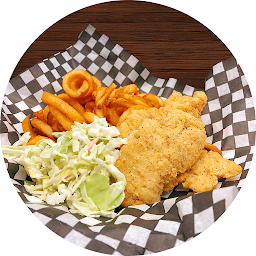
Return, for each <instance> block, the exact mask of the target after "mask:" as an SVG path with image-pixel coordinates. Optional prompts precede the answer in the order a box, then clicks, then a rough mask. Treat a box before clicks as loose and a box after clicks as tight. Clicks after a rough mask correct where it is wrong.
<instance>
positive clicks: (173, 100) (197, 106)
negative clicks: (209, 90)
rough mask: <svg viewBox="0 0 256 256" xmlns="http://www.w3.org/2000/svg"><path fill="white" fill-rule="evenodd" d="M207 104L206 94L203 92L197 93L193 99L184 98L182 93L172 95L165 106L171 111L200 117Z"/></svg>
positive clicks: (165, 102)
mask: <svg viewBox="0 0 256 256" xmlns="http://www.w3.org/2000/svg"><path fill="white" fill-rule="evenodd" d="M206 102H207V97H206V94H205V93H204V92H202V91H196V92H195V93H194V94H193V97H190V96H182V94H181V93H180V92H177V93H173V94H171V96H170V97H169V98H168V99H166V100H165V101H164V106H168V108H170V109H180V110H182V111H184V112H186V113H190V114H192V115H193V116H195V117H200V115H201V112H202V110H203V107H204V106H205V104H206Z"/></svg>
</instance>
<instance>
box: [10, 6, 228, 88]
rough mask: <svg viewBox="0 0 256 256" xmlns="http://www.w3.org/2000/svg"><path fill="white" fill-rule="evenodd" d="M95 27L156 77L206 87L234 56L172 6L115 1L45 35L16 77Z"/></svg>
mask: <svg viewBox="0 0 256 256" xmlns="http://www.w3.org/2000/svg"><path fill="white" fill-rule="evenodd" d="M89 24H92V25H93V26H94V27H96V29H97V31H99V32H100V33H102V34H105V35H107V36H108V37H109V38H110V40H111V41H113V42H114V43H117V44H119V45H121V46H122V47H123V48H124V49H125V50H126V51H128V52H129V53H130V54H133V55H134V56H135V57H137V58H138V59H139V60H140V62H141V64H142V65H143V66H144V67H145V68H147V69H148V70H149V71H150V73H151V74H152V75H153V76H155V77H160V78H165V79H168V78H170V77H174V78H176V79H178V80H179V81H180V82H182V83H184V84H189V85H191V86H194V87H196V88H198V89H203V88H204V80H205V77H206V75H207V73H208V71H209V69H211V68H212V66H213V65H215V64H216V63H218V62H220V61H222V60H225V59H228V58H229V57H231V56H232V54H231V53H230V51H229V50H228V48H227V47H226V46H225V45H224V44H223V43H222V42H221V41H220V39H219V38H218V37H216V36H215V35H214V34H213V33H212V32H211V31H210V30H209V29H207V28H206V27H205V26H204V25H202V24H201V23H199V22H198V21H196V20H195V19H193V18H191V17H189V16H188V15H186V14H184V13H181V12H179V11H177V10H174V9H172V8H169V7H166V6H162V5H159V4H153V3H148V2H137V1H114V2H107V3H103V4H98V5H94V6H90V7H87V8H84V9H81V10H79V11H77V12H74V13H72V14H70V15H68V16H66V17H64V18H63V19H61V20H59V21H58V22H56V23H55V24H53V25H52V26H51V27H50V28H49V29H47V30H46V31H44V32H43V33H42V34H41V36H39V37H38V38H37V39H36V40H35V41H34V42H33V43H32V44H31V46H30V47H29V49H28V50H27V51H26V52H25V54H24V55H23V57H22V58H21V60H20V62H19V63H18V64H17V66H16V68H15V70H14V72H13V74H12V78H13V77H15V76H16V75H17V74H19V73H20V72H22V71H23V70H25V69H26V68H29V67H31V66H33V65H34V64H36V63H37V62H39V61H41V60H43V59H45V58H48V57H51V56H53V55H54V54H55V53H57V52H63V51H65V50H66V48H68V47H69V46H70V45H72V44H74V43H75V42H76V41H77V38H78V36H79V34H80V32H81V31H83V30H84V29H85V28H86V27H87V26H88V25H89Z"/></svg>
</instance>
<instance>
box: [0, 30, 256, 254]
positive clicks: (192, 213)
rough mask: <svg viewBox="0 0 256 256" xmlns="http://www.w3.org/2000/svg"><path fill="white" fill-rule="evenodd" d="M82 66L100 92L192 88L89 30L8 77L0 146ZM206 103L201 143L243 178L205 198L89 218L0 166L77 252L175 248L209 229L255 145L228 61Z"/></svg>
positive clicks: (175, 197) (168, 199)
mask: <svg viewBox="0 0 256 256" xmlns="http://www.w3.org/2000/svg"><path fill="white" fill-rule="evenodd" d="M75 68H81V69H85V70H87V71H88V72H90V73H91V74H92V75H95V76H96V77H97V78H98V79H99V80H100V81H101V82H102V83H103V85H104V86H109V85H110V84H111V83H112V82H114V83H116V84H117V85H118V86H123V85H126V84H130V83H135V84H136V85H137V86H138V87H139V88H140V90H141V91H142V92H151V93H153V94H156V95H158V96H160V97H162V98H163V99H166V98H167V97H168V96H169V95H170V94H171V93H172V92H177V91H179V92H182V93H183V94H186V95H191V96H192V95H193V93H194V91H195V90H196V89H195V88H193V87H191V86H189V85H184V84H182V83H180V82H179V81H177V80H176V79H174V78H170V79H168V80H165V79H161V78H156V77H153V76H151V75H150V73H149V71H148V70H147V69H146V68H144V67H143V66H142V65H141V64H140V62H139V60H138V59H137V58H136V57H135V56H132V55H130V54H129V53H128V52H127V51H125V50H124V49H123V48H122V47H121V46H120V45H118V44H115V43H113V42H111V41H110V40H109V38H108V37H107V36H106V35H104V34H103V35H101V34H100V33H98V32H97V31H96V29H95V28H94V27H93V26H91V25H89V26H88V27H87V28H86V29H85V31H83V32H82V33H81V34H80V35H79V38H78V41H77V42H76V43H75V44H74V45H72V46H70V47H69V48H68V49H67V50H66V51H65V52H62V53H57V54H55V55H54V56H52V57H50V58H48V59H45V60H43V61H41V62H39V63H37V64H36V65H34V66H33V67H31V68H29V69H27V70H25V71H24V72H22V73H21V74H19V75H18V76H17V77H15V78H13V79H12V80H11V81H10V82H9V84H8V86H7V90H6V93H5V96H4V102H3V105H2V112H1V143H2V145H9V144H13V143H14V142H15V141H16V140H17V139H18V138H19V136H20V134H21V133H22V127H21V122H22V121H23V119H24V117H25V116H27V115H28V114H32V113H33V112H34V111H37V110H39V109H41V108H43V107H44V106H45V104H44V103H43V102H42V101H41V96H42V93H43V91H48V92H51V93H54V94H59V93H62V92H63V89H62V86H61V84H62V78H63V76H64V75H65V74H66V73H67V72H69V71H71V70H73V69H75ZM205 92H206V94H207V97H208V103H207V105H206V106H205V108H204V110H203V112H202V120H203V122H204V123H205V125H206V131H207V136H208V137H207V141H208V142H210V143H213V144H214V145H216V146H218V147H219V148H221V150H222V152H223V155H224V157H226V158H228V159H231V160H234V161H235V162H236V163H237V164H239V165H241V166H242V167H243V172H242V174H241V175H238V176H237V177H234V178H232V179H229V180H224V179H223V180H220V182H219V183H218V185H217V188H216V189H215V190H213V191H210V192H204V193H196V194H195V193H193V192H191V191H189V190H187V189H183V188H182V186H181V185H178V186H177V187H176V188H175V189H174V190H173V191H172V192H171V193H164V194H163V195H162V200H161V201H160V202H158V203H155V204H153V205H138V206H130V207H126V208H122V207H120V208H119V209H117V212H118V214H117V216H116V217H115V218H114V219H109V218H104V217H101V218H98V219H94V218H90V217H83V216H80V215H75V214H71V213H69V211H68V209H67V208H65V207H64V206H62V205H55V206H52V205H47V204H46V203H44V202H41V201H40V200H39V199H38V198H36V197H34V196H31V195H30V194H29V193H27V192H26V191H25V188H24V187H23V181H24V180H26V179H27V175H26V172H25V170H24V168H23V167H22V166H19V165H17V164H14V163H10V162H7V161H6V166H7V169H8V172H9V175H10V177H11V179H12V181H13V184H14V186H15V188H16V190H17V191H18V193H19V195H20V197H21V198H22V200H23V201H24V203H25V204H26V205H27V207H28V208H29V209H30V210H31V212H32V213H33V214H34V215H35V216H36V217H37V218H38V219H39V220H40V221H41V222H43V223H44V224H45V226H46V227H48V228H49V229H50V230H52V231H53V232H55V233H57V234H58V235H59V236H61V237H63V238H64V239H66V240H67V241H70V242H72V243H74V244H76V245H78V246H81V247H83V248H86V249H89V250H92V251H96V252H101V253H106V254H116V255H141V254H149V253H155V252H160V251H164V250H167V249H170V248H173V247H175V246H178V245H180V244H182V243H184V242H186V241H188V240H190V239H192V238H193V237H195V236H197V235H198V234H200V233H202V232H203V231H204V230H205V229H207V228H208V227H209V226H210V225H212V224H213V223H214V222H215V221H216V220H217V219H218V218H219V217H220V216H221V214H222V213H223V212H225V210H226V209H227V208H228V206H229V205H230V204H231V203H232V201H233V200H234V198H235V197H236V195H237V193H238V192H239V190H240V188H241V187H242V184H243V182H244V180H245V178H246V176H247V173H248V170H249V167H250V163H251V161H252V156H253V151H254V141H255V130H256V128H255V127H256V122H255V113H254V105H253V99H252V96H251V93H250V89H249V86H248V83H247V81H246V78H245V76H244V74H243V72H242V70H241V68H240V66H239V65H238V64H237V62H236V60H235V59H234V58H230V59H228V60H225V61H222V62H220V63H218V64H216V65H215V66H214V67H213V68H212V70H210V71H209V73H208V75H207V77H206V80H205Z"/></svg>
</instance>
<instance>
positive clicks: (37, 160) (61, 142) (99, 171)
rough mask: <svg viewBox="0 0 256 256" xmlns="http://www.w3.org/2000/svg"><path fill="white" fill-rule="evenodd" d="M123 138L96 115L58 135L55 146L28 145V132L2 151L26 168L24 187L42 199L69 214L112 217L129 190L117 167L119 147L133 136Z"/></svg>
mask: <svg viewBox="0 0 256 256" xmlns="http://www.w3.org/2000/svg"><path fill="white" fill-rule="evenodd" d="M119 134H120V133H119V130H118V129H117V128H116V127H115V126H111V127H109V126H108V123H107V122H106V119H105V118H97V117H95V119H94V122H93V123H91V124H86V123H83V124H81V123H78V122H75V124H74V125H73V126H72V129H71V130H70V131H66V132H54V133H53V135H54V136H55V137H56V138H57V141H56V142H54V141H52V140H50V139H43V140H40V141H39V142H37V143H36V144H35V145H27V142H28V140H29V139H30V137H31V136H30V135H29V133H24V134H23V135H22V136H21V137H20V139H19V140H18V141H17V142H15V143H14V144H13V145H12V146H2V152H3V155H4V157H5V158H6V159H8V160H11V161H15V162H16V163H18V164H21V165H23V166H24V167H25V170H26V171H27V173H28V175H29V176H30V177H31V179H32V182H29V181H26V182H25V185H24V187H25V188H26V190H27V191H28V192H29V193H31V194H32V195H34V196H37V197H39V198H40V199H41V200H42V201H45V202H47V203H48V204H51V205H55V204H64V205H66V206H67V207H68V208H69V210H70V212H71V213H78V214H81V215H85V216H90V217H99V216H105V217H111V218H113V217H115V215H116V213H115V212H114V210H115V208H117V207H118V206H120V205H121V203H122V201H123V199H124V189H125V186H126V179H125V177H124V175H123V174H122V173H121V172H120V171H119V170H118V169H117V168H116V167H115V165H114V164H115V161H116V158H117V156H118V154H119V150H118V148H119V147H120V146H121V145H123V144H127V143H128V141H129V139H130V137H131V136H129V137H128V138H124V139H122V138H119V137H118V136H119Z"/></svg>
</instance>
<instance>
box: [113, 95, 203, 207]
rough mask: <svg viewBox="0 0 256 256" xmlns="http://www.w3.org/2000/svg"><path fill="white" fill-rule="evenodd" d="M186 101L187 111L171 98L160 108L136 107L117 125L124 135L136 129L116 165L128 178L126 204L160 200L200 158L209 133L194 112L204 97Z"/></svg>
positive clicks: (200, 106) (187, 97) (124, 203)
mask: <svg viewBox="0 0 256 256" xmlns="http://www.w3.org/2000/svg"><path fill="white" fill-rule="evenodd" d="M205 97H206V96H205ZM189 99H190V101H191V102H192V103H191V104H189ZM185 101H186V103H187V106H188V111H184V110H185V109H184V110H182V109H181V108H180V107H179V104H178V103H177V104H176V103H175V104H172V102H171V101H170V103H171V104H167V105H166V106H165V107H162V108H160V109H157V108H150V109H147V110H144V109H142V110H134V111H132V113H131V114H130V115H128V116H127V118H126V119H125V121H124V122H123V123H121V124H120V126H119V127H118V129H119V131H120V133H121V137H127V136H129V135H130V134H131V133H132V132H133V131H134V130H137V132H136V133H135V136H134V137H133V138H132V139H131V140H130V141H129V143H128V144H127V145H124V146H122V148H121V150H120V155H119V157H118V159H117V161H116V164H115V165H116V167H117V168H118V169H119V170H120V171H121V172H122V173H123V174H124V175H125V177H126V180H127V186H126V189H125V199H124V201H123V205H124V206H128V205H136V204H149V203H154V202H157V201H159V200H160V195H161V193H162V192H163V190H164V191H169V190H171V189H173V187H174V186H175V185H176V184H177V180H176V178H177V175H178V174H179V173H184V172H185V171H187V170H188V169H190V168H191V166H192V165H193V164H194V163H195V162H196V161H197V159H198V158H199V156H200V154H201V152H202V150H203V148H204V142H205V139H206V134H205V129H204V124H203V122H202V120H201V118H200V117H198V116H197V114H195V113H199V112H201V109H202V104H203V103H201V105H200V104H198V103H199V102H202V100H200V99H199V98H198V97H197V96H195V99H194V97H189V96H186V100H185ZM194 102H197V104H195V103H194ZM203 102H204V101H203ZM196 108H198V109H196Z"/></svg>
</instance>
